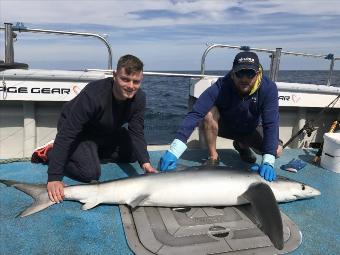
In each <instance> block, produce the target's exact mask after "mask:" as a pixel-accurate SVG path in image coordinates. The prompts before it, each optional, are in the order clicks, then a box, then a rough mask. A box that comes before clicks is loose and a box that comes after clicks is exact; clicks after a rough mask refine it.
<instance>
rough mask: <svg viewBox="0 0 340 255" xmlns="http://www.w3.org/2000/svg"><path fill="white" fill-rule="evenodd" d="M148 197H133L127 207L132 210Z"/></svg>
mask: <svg viewBox="0 0 340 255" xmlns="http://www.w3.org/2000/svg"><path fill="white" fill-rule="evenodd" d="M148 197H149V195H145V194H144V195H140V196H138V197H135V199H133V200H132V201H131V202H130V203H129V205H130V206H131V207H132V208H135V207H137V206H138V205H140V204H141V203H142V202H143V201H144V200H145V199H147V198H148Z"/></svg>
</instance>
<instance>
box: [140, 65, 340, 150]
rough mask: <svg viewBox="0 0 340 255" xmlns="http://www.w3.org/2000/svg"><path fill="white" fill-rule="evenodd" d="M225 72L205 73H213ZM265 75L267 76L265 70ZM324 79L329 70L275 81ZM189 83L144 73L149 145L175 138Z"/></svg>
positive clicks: (285, 74) (336, 80)
mask: <svg viewBox="0 0 340 255" xmlns="http://www.w3.org/2000/svg"><path fill="white" fill-rule="evenodd" d="M169 72H171V71H169ZM176 73H178V72H177V71H176ZM183 73H196V74H198V73H199V72H193V71H188V72H183ZM225 73H226V72H225V71H207V72H206V74H214V75H224V74H225ZM265 74H266V75H268V73H266V72H265ZM327 79H328V71H280V72H279V78H278V81H285V82H298V83H311V84H326V83H327ZM189 85H190V78H182V77H155V76H145V78H144V80H143V84H142V88H143V90H144V91H145V93H146V95H147V108H146V112H145V137H146V140H147V143H148V144H165V143H171V141H172V140H173V139H174V137H175V135H176V130H177V128H178V126H179V125H180V123H181V122H182V120H183V118H184V116H185V114H186V113H187V111H188V97H189ZM332 85H333V86H339V87H340V71H334V73H333V76H332Z"/></svg>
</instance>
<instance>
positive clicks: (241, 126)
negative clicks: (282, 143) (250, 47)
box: [176, 73, 279, 156]
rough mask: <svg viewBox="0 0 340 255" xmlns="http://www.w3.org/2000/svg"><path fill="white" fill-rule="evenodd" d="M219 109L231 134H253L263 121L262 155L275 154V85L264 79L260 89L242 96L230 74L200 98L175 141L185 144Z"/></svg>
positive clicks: (277, 131) (276, 101)
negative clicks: (201, 124) (212, 110)
mask: <svg viewBox="0 0 340 255" xmlns="http://www.w3.org/2000/svg"><path fill="white" fill-rule="evenodd" d="M213 106H216V107H217V109H218V110H219V113H220V115H221V118H223V120H224V121H225V122H226V124H227V125H228V128H229V129H230V130H231V132H232V133H235V134H237V135H242V134H250V133H251V132H253V131H255V129H256V127H257V126H258V125H259V124H260V123H261V122H262V126H263V135H264V137H263V144H262V153H263V154H271V155H274V156H275V155H276V149H277V146H278V139H279V106H278V90H277V87H276V84H275V83H274V82H273V81H271V80H270V79H268V78H267V77H265V76H263V78H262V81H261V84H260V86H259V88H258V90H257V91H256V92H255V93H254V94H252V95H250V96H245V97H242V96H241V95H240V94H239V93H238V91H237V89H236V87H235V84H234V82H233V80H232V79H231V76H230V73H228V74H227V75H226V76H224V77H222V78H219V79H218V80H217V81H216V82H215V83H214V84H213V85H211V86H210V87H209V88H208V89H206V90H205V91H204V92H203V93H202V94H201V96H200V97H199V98H198V99H197V101H196V103H195V104H194V106H193V109H192V111H191V112H189V113H188V114H187V115H186V117H185V118H184V120H183V122H182V124H181V126H180V127H179V129H178V130H177V136H176V138H177V139H179V140H181V141H182V142H184V143H186V142H187V140H188V138H189V136H190V135H191V133H192V132H193V130H194V128H195V127H196V126H197V125H198V124H199V122H200V121H201V120H202V119H203V118H204V117H205V115H206V114H207V113H208V111H209V110H211V108H212V107H213Z"/></svg>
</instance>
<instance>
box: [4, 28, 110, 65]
mask: <svg viewBox="0 0 340 255" xmlns="http://www.w3.org/2000/svg"><path fill="white" fill-rule="evenodd" d="M0 30H5V60H8V61H12V62H14V53H13V38H14V37H15V36H16V35H15V34H14V33H13V32H14V31H18V32H32V33H43V34H57V35H70V36H84V37H95V38H98V39H100V40H101V41H102V42H104V44H105V46H106V48H107V51H108V55H109V56H108V64H107V67H108V69H112V49H111V46H110V44H109V42H108V41H107V40H106V39H105V38H104V37H103V36H101V35H99V34H94V33H82V32H71V31H58V30H46V29H30V28H26V27H25V26H24V25H23V23H17V24H16V25H15V26H13V24H12V23H5V27H0ZM6 63H10V62H6Z"/></svg>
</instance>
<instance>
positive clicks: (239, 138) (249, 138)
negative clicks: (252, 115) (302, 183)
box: [218, 118, 282, 154]
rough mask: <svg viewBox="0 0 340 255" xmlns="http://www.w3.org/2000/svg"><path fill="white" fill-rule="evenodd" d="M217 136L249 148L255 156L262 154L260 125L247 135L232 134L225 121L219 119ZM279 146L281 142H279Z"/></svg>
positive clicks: (261, 129) (261, 130)
mask: <svg viewBox="0 0 340 255" xmlns="http://www.w3.org/2000/svg"><path fill="white" fill-rule="evenodd" d="M218 136H220V137H223V138H227V139H231V140H234V141H236V142H241V143H242V144H243V145H244V146H247V147H251V148H252V149H253V150H254V151H255V152H256V153H257V154H262V143H263V128H262V126H261V125H259V126H257V128H256V129H255V130H254V131H253V132H251V133H249V134H237V133H235V132H232V131H231V130H230V128H229V127H228V126H227V124H226V121H223V119H222V118H220V120H219V123H218ZM279 144H282V141H281V140H279Z"/></svg>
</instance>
